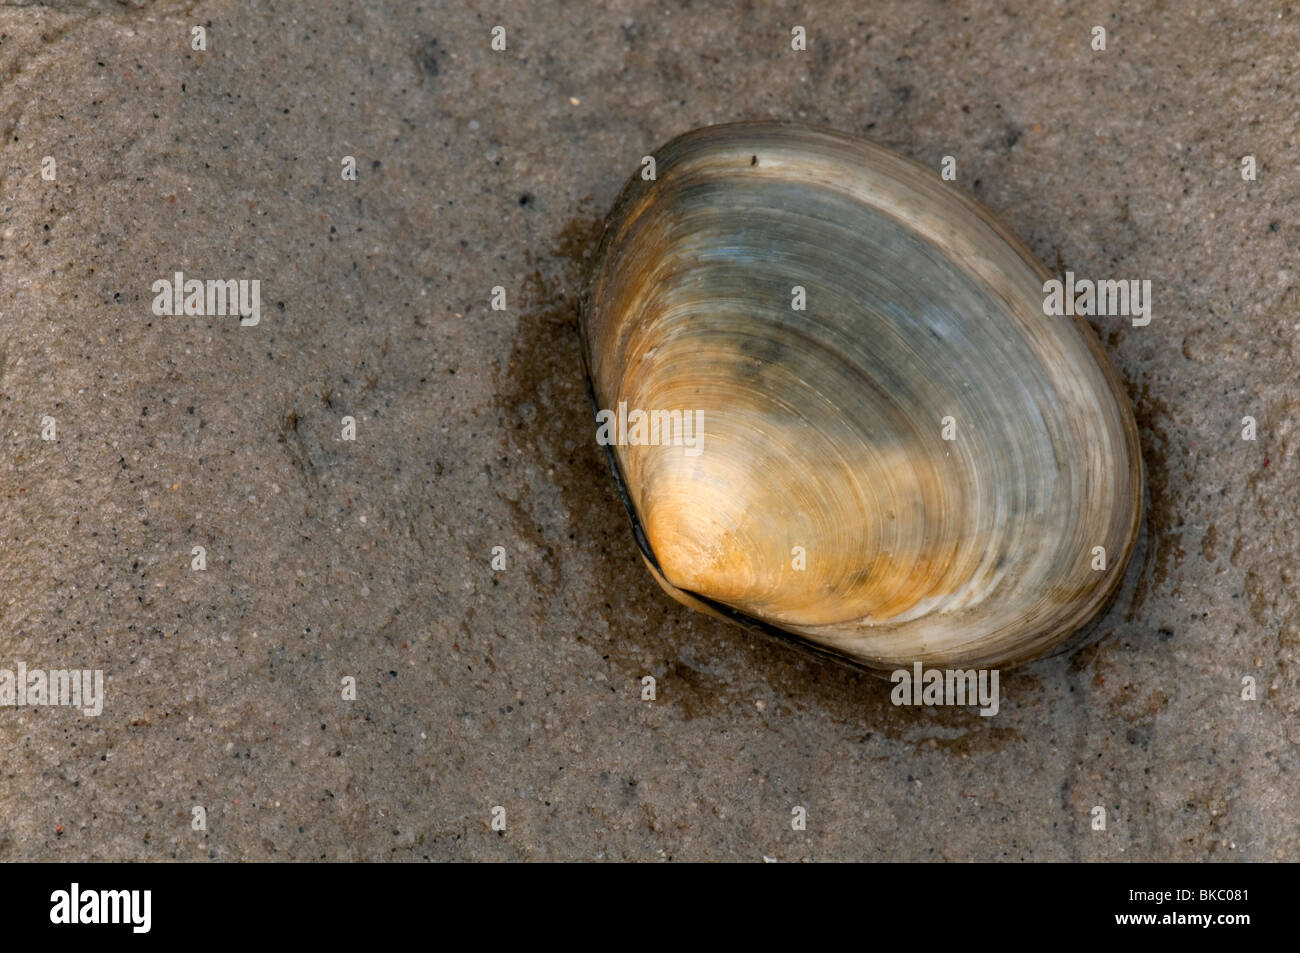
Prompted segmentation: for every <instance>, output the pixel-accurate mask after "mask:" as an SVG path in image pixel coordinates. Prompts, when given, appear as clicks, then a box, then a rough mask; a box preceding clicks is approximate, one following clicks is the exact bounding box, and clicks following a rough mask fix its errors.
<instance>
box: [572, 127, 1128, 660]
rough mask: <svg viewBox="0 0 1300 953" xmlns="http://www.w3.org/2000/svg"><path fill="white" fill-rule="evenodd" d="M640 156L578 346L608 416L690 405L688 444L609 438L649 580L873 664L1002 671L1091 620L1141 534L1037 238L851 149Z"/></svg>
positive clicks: (1083, 355) (675, 146)
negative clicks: (1020, 235) (692, 433)
mask: <svg viewBox="0 0 1300 953" xmlns="http://www.w3.org/2000/svg"><path fill="white" fill-rule="evenodd" d="M654 157H655V166H656V169H655V173H656V176H655V179H654V180H653V181H647V180H645V179H644V178H642V177H641V176H640V175H639V174H638V175H634V176H633V178H632V179H631V180H630V181H629V183H628V185H627V187H626V188H625V189H624V191H623V193H622V194H621V196H620V197H619V199H618V201H617V203H616V205H615V208H614V210H613V211H612V213H611V214H610V216H609V218H608V220H607V222H606V229H605V234H604V237H603V241H602V244H601V249H600V253H599V255H598V259H597V262H596V265H595V269H594V272H593V274H592V278H591V281H590V284H589V286H588V288H587V291H586V294H585V296H584V303H583V315H582V333H583V339H584V351H585V360H586V363H587V373H588V378H589V383H590V387H591V390H592V396H593V400H594V402H595V404H596V406H597V407H598V408H609V409H610V410H613V409H614V408H616V407H617V406H618V405H619V403H620V402H622V403H625V404H626V406H627V407H628V408H632V409H643V410H645V411H652V410H679V411H683V412H688V413H690V412H698V413H699V415H700V416H699V419H700V421H701V422H702V432H701V434H700V443H699V445H698V447H697V451H696V452H695V453H694V454H691V453H688V452H686V448H684V447H683V446H676V445H672V444H671V443H669V442H668V441H666V440H662V441H661V442H660V443H659V444H657V445H631V444H628V443H626V442H624V443H616V445H613V446H610V447H609V450H610V451H611V452H612V461H611V462H612V463H613V465H614V468H615V472H616V475H617V477H618V478H619V481H620V483H621V486H622V489H623V493H624V497H625V500H626V502H627V504H628V507H629V509H630V511H631V513H632V516H633V520H634V522H635V524H636V525H637V535H638V540H639V542H640V544H641V546H642V550H643V554H644V555H645V557H646V562H647V565H649V567H650V569H651V571H652V572H653V573H654V574H655V576H656V578H657V579H658V580H659V581H660V583H661V584H662V585H663V586H664V588H665V589H666V590H667V591H668V592H669V593H670V594H671V595H673V596H674V597H675V598H677V599H679V600H680V601H682V602H684V603H686V604H687V605H691V606H693V607H695V608H699V609H705V610H707V611H712V612H715V613H718V614H721V615H724V616H725V617H727V618H731V619H732V620H734V621H738V622H741V623H745V624H750V625H753V626H755V627H757V628H762V629H766V630H768V631H776V632H778V633H780V634H785V635H789V636H791V637H794V638H796V639H799V640H804V641H806V642H807V643H808V644H810V645H811V646H812V647H814V648H817V649H820V650H822V651H825V652H830V653H832V654H835V655H837V656H840V657H842V658H844V659H846V660H848V661H850V662H853V663H856V664H858V665H861V666H865V667H868V668H875V669H890V668H895V667H899V666H903V665H908V664H910V663H912V662H914V661H921V662H923V663H924V664H927V665H932V666H948V667H954V666H962V667H972V666H978V667H998V666H1006V665H1010V664H1015V663H1018V662H1021V661H1025V660H1028V659H1031V658H1034V657H1037V656H1039V655H1042V654H1044V653H1046V652H1048V651H1049V650H1051V649H1052V648H1053V647H1055V646H1057V645H1058V644H1059V643H1061V642H1062V640H1064V639H1065V638H1067V637H1068V636H1069V635H1070V634H1072V633H1074V632H1075V631H1076V630H1078V629H1079V628H1080V626H1082V625H1083V624H1084V623H1085V622H1086V621H1088V620H1089V619H1090V618H1091V617H1092V616H1093V615H1095V614H1096V613H1097V612H1098V611H1099V609H1101V608H1102V607H1103V606H1104V605H1105V603H1106V602H1107V600H1108V599H1109V598H1110V597H1111V596H1112V595H1113V593H1114V591H1115V589H1116V586H1117V585H1118V583H1119V581H1120V579H1121V577H1122V575H1123V572H1124V567H1125V565H1126V563H1127V561H1128V559H1129V556H1130V554H1131V552H1132V550H1133V546H1134V543H1135V540H1136V537H1137V533H1138V527H1139V523H1140V516H1141V500H1142V467H1141V459H1140V454H1139V447H1138V440H1137V433H1136V428H1135V425H1134V420H1133V414H1132V410H1131V409H1130V407H1129V404H1128V401H1127V399H1126V397H1125V395H1124V392H1123V389H1122V387H1121V384H1120V381H1119V379H1118V377H1117V375H1116V373H1115V371H1114V370H1113V368H1112V367H1111V365H1110V363H1109V362H1108V360H1107V358H1106V356H1105V354H1104V353H1103V351H1102V349H1101V347H1100V344H1099V342H1098V341H1097V339H1096V337H1095V335H1094V333H1093V331H1092V329H1091V328H1090V327H1089V326H1088V325H1087V324H1086V323H1085V322H1084V321H1083V320H1082V319H1078V318H1073V317H1052V316H1047V315H1045V314H1044V306H1043V305H1044V297H1045V294H1044V290H1043V283H1044V281H1045V280H1047V279H1048V278H1050V277H1051V276H1050V275H1049V274H1048V273H1047V271H1046V270H1045V269H1044V268H1043V267H1042V265H1041V264H1039V263H1038V262H1037V261H1036V260H1035V258H1034V256H1033V255H1032V254H1031V253H1030V252H1029V251H1028V249H1027V248H1026V247H1025V246H1024V245H1023V244H1022V243H1021V242H1020V241H1019V240H1018V239H1016V238H1015V237H1014V236H1013V235H1012V234H1011V233H1010V232H1009V231H1008V230H1007V229H1006V228H1005V227H1003V226H1002V225H1000V224H999V223H998V222H997V221H996V220H995V219H994V218H993V217H992V215H991V214H990V213H989V212H987V211H986V210H984V209H983V207H982V206H980V205H979V204H978V203H976V202H975V201H974V200H972V199H970V198H968V197H966V196H965V195H963V194H962V193H961V192H959V191H957V190H956V189H954V188H952V187H950V186H949V185H948V184H946V183H944V182H942V181H941V180H940V179H939V177H938V176H937V175H936V174H934V173H933V172H932V171H930V170H928V169H926V168H924V167H922V166H920V165H918V164H916V163H914V162H912V161H911V160H908V159H905V158H903V157H901V156H899V155H897V154H895V153H893V152H891V151H889V150H887V149H884V148H882V147H879V146H876V145H873V144H871V143H868V142H865V141H862V140H860V139H856V138H852V137H849V136H845V135H841V134H838V133H832V132H829V131H825V130H819V129H812V128H808V127H804V126H798V125H787V124H734V125H725V126H713V127H708V128H704V129H700V130H696V131H694V132H691V133H687V134H686V135H684V136H681V137H679V138H677V139H675V140H673V141H672V142H670V143H669V144H668V145H666V146H664V147H663V148H662V149H660V150H658V151H657V152H656V153H655V154H654ZM798 289H802V290H803V296H802V301H800V300H799V291H798ZM798 304H802V305H803V308H802V309H799V308H798V307H797V305H798ZM624 438H625V439H626V433H625V434H624ZM1099 553H1100V554H1101V559H1102V560H1103V561H1104V565H1105V568H1104V569H1097V568H1095V567H1096V566H1097V565H1098V554H1099Z"/></svg>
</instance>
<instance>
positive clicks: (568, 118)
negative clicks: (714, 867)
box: [0, 0, 1300, 862]
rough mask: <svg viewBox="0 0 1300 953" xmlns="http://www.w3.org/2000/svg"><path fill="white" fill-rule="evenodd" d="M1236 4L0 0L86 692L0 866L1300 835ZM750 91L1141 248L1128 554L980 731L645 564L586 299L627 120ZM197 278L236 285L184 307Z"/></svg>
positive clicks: (1276, 119) (1291, 154)
mask: <svg viewBox="0 0 1300 953" xmlns="http://www.w3.org/2000/svg"><path fill="white" fill-rule="evenodd" d="M1220 6H1221V5H1217V4H1211V3H1188V4H1174V5H1169V6H1168V7H1166V8H1163V9H1160V10H1156V11H1151V12H1141V13H1138V12H1132V11H1126V10H1125V9H1124V7H1123V5H1102V6H1097V7H1081V8H1075V7H1065V6H1058V5H1046V6H1045V5H1043V4H1040V3H1032V2H1015V3H989V2H983V0H976V2H970V3H962V4H945V3H903V2H895V3H883V4H873V5H872V8H871V10H870V12H864V11H862V10H861V9H860V8H861V5H860V4H853V3H824V4H818V5H817V6H816V8H815V9H812V8H807V7H805V6H804V5H801V4H785V3H778V4H744V5H741V6H739V7H737V8H733V9H729V8H725V7H723V6H722V5H717V6H714V5H710V4H704V3H694V4H676V3H674V4H656V3H649V2H645V3H642V2H628V3H613V4H607V5H604V4H602V5H600V6H599V7H596V8H592V7H591V6H589V5H587V4H579V3H565V4H558V5H555V6H549V5H547V6H543V5H541V4H530V3H524V2H513V3H512V2H503V3H500V4H489V5H480V4H460V3H447V4H431V3H401V2H396V0H394V2H391V3H385V4H367V5H360V4H354V3H343V2H301V3H289V2H282V3H261V4H249V5H247V7H248V8H251V9H245V5H241V4H237V3H234V2H231V0H214V2H190V3H166V2H157V3H147V2H131V3H113V2H107V0H103V2H98V3H51V4H49V5H48V6H43V7H36V6H21V5H20V6H17V7H14V6H10V5H6V6H4V7H3V8H0V77H2V78H3V83H2V84H0V133H3V135H2V136H0V139H2V140H3V143H4V147H3V148H4V156H3V164H2V166H0V201H2V202H3V221H2V222H0V433H2V434H3V439H4V444H5V445H4V452H3V454H2V455H0V494H2V495H3V499H4V506H3V507H2V508H0V540H2V544H3V549H2V550H0V595H2V599H0V633H2V635H0V640H2V641H0V668H14V667H15V666H17V665H18V664H19V663H20V662H21V663H23V664H25V665H26V666H27V667H28V668H29V669H47V670H48V669H60V668H77V669H87V670H101V671H102V672H103V673H104V678H105V695H104V699H103V710H102V713H101V714H99V715H97V716H95V715H86V714H84V713H83V712H80V711H77V710H74V709H71V708H68V707H51V706H33V705H27V706H23V707H17V706H15V707H4V708H0V737H2V738H3V739H4V740H3V744H0V860H6V861H17V860H36V859H69V860H71V859H76V860H166V859H177V860H207V859H211V860H219V861H233V860H297V861H308V860H316V859H328V860H374V861H382V860H399V861H420V860H562V859H563V860H645V861H652V860H677V861H682V860H738V861H754V862H758V861H761V860H762V859H763V858H764V857H767V858H775V859H777V860H779V861H799V860H814V861H824V860H849V859H858V860H954V861H956V860H1021V859H1031V860H1061V861H1064V860H1198V859H1204V860H1238V859H1241V860H1273V859H1287V860H1294V859H1296V858H1297V857H1300V805H1298V804H1297V799H1296V797H1295V791H1296V789H1297V768H1298V767H1300V748H1298V746H1300V694H1298V688H1300V686H1298V684H1297V682H1298V680H1300V604H1298V598H1300V596H1298V591H1300V578H1298V576H1300V569H1298V568H1297V567H1298V565H1300V563H1298V562H1297V554H1298V553H1300V524H1298V523H1297V516H1296V514H1297V504H1298V503H1300V479H1298V477H1300V459H1298V458H1297V448H1298V446H1300V444H1298V440H1300V435H1298V433H1297V423H1296V421H1297V418H1298V416H1300V398H1298V397H1297V396H1296V395H1297V392H1298V389H1297V387H1296V383H1297V380H1298V379H1300V370H1298V369H1297V367H1298V361H1297V357H1298V354H1297V346H1296V344H1295V341H1296V337H1297V332H1298V331H1300V307H1297V306H1298V305H1300V279H1298V277H1297V275H1298V274H1300V226H1297V212H1298V211H1300V209H1298V208H1297V201H1296V197H1297V195H1298V194H1300V188H1298V187H1300V161H1298V160H1300V153H1298V151H1297V145H1296V138H1295V137H1296V133H1295V117H1296V115H1297V114H1300V96H1298V87H1297V84H1296V80H1295V78H1294V59H1295V50H1296V49H1300V18H1298V17H1297V14H1296V13H1295V11H1293V10H1289V9H1288V8H1286V7H1285V6H1282V5H1275V4H1254V5H1246V4H1240V5H1233V6H1232V7H1231V8H1230V9H1229V10H1226V11H1224V10H1220V9H1219V7H1220ZM496 25H503V26H504V27H505V30H506V33H505V36H506V49H505V50H504V51H493V50H492V48H491V40H492V34H491V31H492V28H493V27H494V26H496ZM795 25H802V26H804V27H805V28H806V32H807V38H808V41H807V47H808V48H807V50H806V51H803V52H796V51H794V50H792V49H791V28H792V27H793V26H795ZM1096 25H1100V26H1104V27H1105V29H1106V31H1107V48H1106V50H1104V51H1096V50H1093V49H1092V46H1091V41H1092V28H1093V27H1094V26H1096ZM195 26H202V27H204V30H205V34H206V36H205V38H206V49H204V50H195V49H192V48H191V40H192V32H191V31H192V28H193V27H195ZM736 119H795V120H802V121H806V122H814V123H820V124H825V125H828V126H831V127H833V128H836V129H840V130H843V131H845V132H849V133H855V134H858V135H863V136H866V137H869V138H871V139H873V140H874V141H877V142H879V143H881V144H883V145H886V146H889V147H891V148H894V149H897V150H898V151H900V152H902V153H904V154H906V155H909V156H911V157H913V158H915V159H917V160H919V161H921V162H924V163H926V164H930V165H932V166H933V167H935V168H938V166H939V164H940V162H941V160H942V158H943V157H944V156H946V155H951V156H954V157H955V158H956V160H957V169H958V180H957V183H956V184H957V186H958V187H960V188H963V189H965V190H966V191H968V192H969V193H970V194H972V195H974V196H976V197H978V198H979V199H980V200H982V201H983V202H984V203H986V204H987V205H988V206H989V207H990V208H991V209H992V210H993V211H994V212H995V213H997V214H998V215H999V216H1000V217H1001V218H1002V219H1003V220H1004V221H1006V223H1007V224H1008V225H1009V226H1010V227H1011V228H1012V229H1013V230H1014V231H1015V232H1016V233H1017V234H1019V235H1020V236H1022V237H1023V238H1024V239H1025V240H1026V241H1027V242H1028V243H1029V245H1030V246H1031V247H1032V248H1033V250H1034V251H1035V253H1036V254H1037V255H1038V256H1039V257H1040V258H1041V259H1042V260H1043V261H1044V262H1045V263H1046V264H1047V265H1048V266H1049V267H1051V268H1053V269H1054V270H1055V269H1058V268H1060V269H1061V270H1064V269H1069V270H1072V271H1074V272H1075V273H1076V274H1079V275H1096V276H1101V277H1118V278H1139V279H1149V280H1150V281H1151V282H1152V287H1153V296H1154V307H1153V319H1152V321H1151V323H1150V325H1149V326H1147V327H1143V328H1134V327H1132V326H1131V324H1129V323H1128V322H1127V321H1126V320H1125V319H1122V318H1110V317H1103V318H1096V319H1094V320H1093V322H1092V323H1093V326H1094V327H1095V328H1096V330H1097V331H1098V333H1099V335H1100V337H1101V340H1102V342H1103V344H1104V346H1105V350H1106V351H1107V353H1108V354H1109V356H1110V357H1111V359H1112V360H1113V362H1114V363H1115V365H1116V367H1117V368H1118V370H1119V372H1120V374H1121V376H1122V377H1123V378H1124V380H1125V382H1126V386H1127V389H1128V392H1129V394H1130V395H1131V396H1132V398H1133V402H1134V406H1135V408H1136V411H1137V415H1138V419H1139V422H1140V427H1141V439H1142V444H1143V452H1144V459H1145V463H1146V467H1147V473H1148V478H1149V488H1150V503H1149V523H1148V533H1147V537H1146V542H1145V548H1144V550H1143V553H1142V554H1141V556H1140V557H1139V559H1138V560H1137V561H1136V562H1135V563H1134V566H1133V568H1132V570H1131V578H1130V580H1129V584H1128V585H1127V586H1126V588H1125V591H1124V592H1123V593H1122V595H1121V598H1120V600H1119V601H1118V602H1117V603H1116V604H1115V606H1114V607H1113V608H1112V609H1111V610H1110V611H1109V612H1108V613H1107V614H1106V615H1105V616H1104V617H1103V618H1102V619H1101V620H1100V621H1099V623H1098V629H1097V639H1096V640H1095V641H1093V642H1092V643H1091V644H1090V645H1088V647H1086V648H1084V649H1083V650H1081V651H1079V652H1077V653H1075V654H1073V655H1067V656H1061V657H1056V658H1051V659H1047V660H1044V661H1041V662H1038V663H1035V664H1032V665H1030V666H1028V667H1026V668H1023V669H1020V670H1017V671H1015V672H1008V673H1005V674H1004V677H1003V678H1002V682H1001V688H1002V696H1003V698H1002V705H1001V711H1000V712H999V713H998V715H997V716H995V717H992V718H982V717H979V715H978V714H977V713H975V712H974V711H973V710H971V709H965V708H960V709H953V708H897V707H894V706H893V705H891V704H890V701H889V695H888V688H889V686H888V684H887V683H885V682H881V681H879V680H877V679H874V678H871V677H869V676H865V675H860V674H857V673H855V672H852V671H849V670H846V669H841V668H839V667H836V666H831V665H826V664H823V663H820V662H817V661H814V660H812V659H810V658H808V657H806V656H804V655H802V654H799V653H796V652H792V651H791V650H789V649H788V648H785V647H783V646H781V645H776V644H771V643H768V642H766V641H763V640H760V639H757V638H756V637H755V636H753V635H751V634H750V633H748V632H746V631H744V630H742V629H739V628H735V627H731V626H728V625H726V624H724V623H722V622H719V621H716V620H713V619H711V618H708V617H705V616H702V615H698V614H695V613H692V612H690V611H689V610H687V609H685V608H683V607H681V606H679V605H677V604H676V603H674V602H672V601H671V600H669V599H668V598H667V597H666V596H665V595H664V594H663V593H662V592H661V591H660V590H659V588H658V587H657V586H656V584H655V583H654V581H653V580H652V578H651V577H650V575H649V574H648V573H647V572H646V571H645V569H644V567H643V566H642V565H641V563H640V559H639V556H638V555H637V551H636V547H635V545H634V544H633V540H632V535H631V530H630V526H629V523H628V520H627V518H626V516H625V514H624V512H623V510H622V507H621V504H620V502H619V499H618V496H617V493H616V491H615V488H614V485H613V483H612V481H611V479H610V477H609V474H608V472H607V470H606V467H605V463H604V460H603V458H602V455H601V453H600V451H599V448H598V447H597V446H596V445H595V443H594V440H593V439H592V434H591V424H590V419H589V416H590V413H589V408H588V406H587V403H586V392H585V385H584V383H583V380H582V371H581V360H580V354H579V346H578V338H577V330H576V316H575V313H574V306H575V302H576V298H577V293H578V290H579V287H580V284H581V282H582V280H583V278H584V276H585V269H586V266H587V264H588V261H589V259H588V258H587V257H585V256H588V255H590V252H591V249H592V241H593V238H594V236H595V235H597V234H598V229H599V223H600V220H601V218H602V216H603V214H604V212H605V211H606V210H607V209H608V207H609V206H610V204H611V203H612V202H613V199H614V197H615V195H616V194H617V192H618V190H619V188H620V187H621V185H622V183H623V181H624V180H625V179H626V178H627V176H629V175H630V174H632V173H633V172H634V171H635V170H636V169H637V168H638V164H639V162H640V159H641V157H642V156H643V155H646V154H648V153H651V152H652V151H653V150H654V149H655V147H657V146H658V145H660V144H662V143H663V142H665V141H667V140H668V139H670V138H672V137H673V136H675V135H677V134H678V133H680V132H683V131H685V130H687V129H690V128H692V127H695V126H700V125H704V124H708V123H716V122H724V121H730V120H736ZM1248 155H1249V156H1254V157H1255V159H1256V177H1255V179H1254V180H1253V181H1247V180H1244V179H1243V177H1242V174H1241V169H1242V166H1241V161H1242V158H1243V157H1244V156H1248ZM46 156H50V157H52V158H53V159H54V160H55V166H54V175H55V177H54V179H53V180H52V181H51V180H47V179H44V178H42V159H43V158H44V157H46ZM346 156H351V157H353V158H355V160H356V178H355V180H347V179H345V178H344V177H343V175H342V170H343V168H344V157H346ZM178 271H180V272H182V273H183V274H184V275H185V276H187V277H192V278H198V279H201V280H206V279H246V280H253V279H256V280H258V281H259V282H260V286H259V287H260V296H261V297H260V300H261V312H260V320H259V322H258V323H257V324H256V325H250V326H241V323H240V320H239V317H238V316H233V317H232V316H229V315H184V314H182V315H165V314H164V315H158V314H155V312H154V309H153V302H154V298H155V292H154V290H153V286H154V282H156V281H158V280H160V279H164V278H167V279H170V278H171V276H172V275H174V274H175V273H176V272H178ZM498 286H499V287H501V288H503V289H504V291H505V305H506V306H505V308H504V310H492V309H491V307H490V300H491V298H492V294H493V289H494V288H495V287H498ZM1246 416H1250V417H1253V418H1255V420H1256V421H1257V426H1258V439H1257V440H1255V441H1253V442H1252V441H1246V440H1242V439H1241V429H1242V418H1243V417H1246ZM46 417H49V418H53V421H54V427H55V430H54V435H55V439H53V440H43V439H42V429H43V427H44V426H45V425H44V424H43V420H44V418H46ZM345 417H351V418H353V420H354V421H355V434H356V439H355V440H345V439H343V431H344V427H345V426H346V423H345V421H344V418H345ZM195 547H203V558H204V563H205V566H206V568H205V569H203V570H202V571H198V570H195V569H193V568H192V565H193V564H194V560H195V559H196V558H197V557H196V556H195V554H194V548H195ZM494 547H503V550H504V553H505V557H506V567H507V568H506V569H505V570H504V571H494V570H493V568H492V565H491V562H492V558H493V550H494ZM646 675H650V676H653V677H654V678H655V679H656V687H657V693H656V698H655V700H654V701H652V702H648V701H643V700H642V697H641V679H642V677H643V676H646ZM1246 676H1249V677H1250V678H1252V679H1253V680H1254V683H1255V685H1256V697H1255V698H1254V700H1243V699H1242V697H1241V696H1242V684H1243V683H1242V679H1243V677H1246ZM348 677H350V678H354V679H355V700H348V699H345V698H344V697H343V695H344V693H345V691H346V686H345V683H344V681H343V680H344V679H345V678H348ZM498 807H500V808H503V809H504V822H505V823H504V830H496V829H494V826H493V817H494V808H498ZM798 807H802V808H804V809H805V810H806V815H807V827H806V830H802V831H796V830H793V829H792V824H791V819H792V810H793V809H795V808H798ZM1096 807H1103V808H1104V809H1105V812H1106V829H1105V830H1104V831H1102V830H1094V829H1093V817H1094V808H1096ZM195 808H202V809H203V812H202V815H201V816H200V815H197V814H196V812H195ZM496 816H497V817H501V814H500V812H498V814H497V815H496ZM200 819H201V820H202V821H203V823H202V824H200V823H199V820H200ZM497 826H500V824H498V825H497ZM196 827H198V828H199V829H196Z"/></svg>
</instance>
